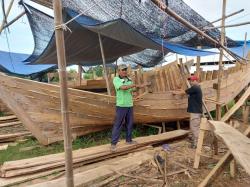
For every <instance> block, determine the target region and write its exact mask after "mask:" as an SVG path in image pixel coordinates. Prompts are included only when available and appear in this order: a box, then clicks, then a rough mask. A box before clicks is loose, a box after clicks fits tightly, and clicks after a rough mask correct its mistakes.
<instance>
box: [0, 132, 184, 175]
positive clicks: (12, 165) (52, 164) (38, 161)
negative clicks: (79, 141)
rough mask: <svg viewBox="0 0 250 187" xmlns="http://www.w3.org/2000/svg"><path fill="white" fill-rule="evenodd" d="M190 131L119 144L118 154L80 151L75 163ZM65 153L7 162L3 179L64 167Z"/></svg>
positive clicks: (103, 150) (94, 149)
mask: <svg viewBox="0 0 250 187" xmlns="http://www.w3.org/2000/svg"><path fill="white" fill-rule="evenodd" d="M187 133H188V131H185V130H176V131H170V132H166V133H163V134H159V135H152V136H147V137H139V138H135V140H136V141H137V142H138V144H136V145H127V144H125V142H122V143H119V144H118V147H117V151H116V152H114V153H113V152H110V145H109V144H107V145H102V146H97V147H92V148H87V149H80V150H76V151H73V158H74V160H73V163H74V164H77V163H84V164H86V163H91V162H93V161H100V160H103V159H106V158H110V157H114V156H117V155H122V154H127V153H128V152H129V151H130V152H131V151H133V150H134V151H135V150H136V149H138V148H140V147H145V146H148V145H154V144H158V143H160V142H165V141H167V140H171V139H175V138H178V137H183V136H185V135H187ZM64 164H65V162H64V153H59V154H53V155H48V156H42V157H36V158H32V159H24V160H19V161H10V162H5V163H4V164H3V166H2V167H1V176H2V177H13V176H18V175H24V174H30V173H35V172H40V171H44V170H46V169H48V168H51V169H52V168H58V167H63V166H64Z"/></svg>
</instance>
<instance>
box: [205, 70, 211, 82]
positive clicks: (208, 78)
mask: <svg viewBox="0 0 250 187" xmlns="http://www.w3.org/2000/svg"><path fill="white" fill-rule="evenodd" d="M212 79H213V71H207V77H206V80H207V81H209V80H212Z"/></svg>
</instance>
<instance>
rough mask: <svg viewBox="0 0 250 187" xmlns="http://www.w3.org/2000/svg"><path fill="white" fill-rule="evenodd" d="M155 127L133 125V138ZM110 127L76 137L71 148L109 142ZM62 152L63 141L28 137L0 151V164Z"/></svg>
mask: <svg viewBox="0 0 250 187" xmlns="http://www.w3.org/2000/svg"><path fill="white" fill-rule="evenodd" d="M157 132H158V131H157V129H155V128H152V127H145V126H135V128H134V131H133V138H135V137H139V136H148V135H152V134H157ZM125 136H126V134H125V131H122V133H121V139H124V138H125ZM110 137H111V129H108V130H105V131H101V132H96V133H91V134H89V135H85V136H82V137H78V138H77V139H76V140H74V141H73V143H72V148H73V150H76V149H80V148H87V147H93V146H97V145H103V144H108V143H110ZM27 147H35V148H34V149H32V150H27V151H20V150H22V148H27ZM60 152H63V142H62V141H61V142H57V143H54V144H51V145H49V146H42V145H40V144H39V142H38V141H37V140H36V139H34V138H29V139H28V140H27V141H25V142H20V143H18V144H17V145H16V146H9V147H8V149H7V150H3V151H0V164H3V163H4V162H6V161H12V160H20V159H26V158H33V157H38V156H43V155H48V154H54V153H60Z"/></svg>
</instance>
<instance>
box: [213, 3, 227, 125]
mask: <svg viewBox="0 0 250 187" xmlns="http://www.w3.org/2000/svg"><path fill="white" fill-rule="evenodd" d="M226 3H227V1H226V0H223V8H222V9H223V10H222V22H221V26H222V28H221V41H220V42H221V43H220V44H221V45H224V41H225V27H224V26H225V15H226ZM222 61H223V48H220V57H219V76H218V85H217V95H216V100H217V102H220V95H221V83H222V74H223V62H222ZM220 119H221V105H218V104H217V105H216V120H217V121H220Z"/></svg>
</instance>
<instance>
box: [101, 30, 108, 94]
mask: <svg viewBox="0 0 250 187" xmlns="http://www.w3.org/2000/svg"><path fill="white" fill-rule="evenodd" d="M98 38H99V44H100V49H101V54H102V63H103V72H104V78H105V81H106V86H107V91H108V95H111V91H110V87H109V81H108V75H107V68H106V59H105V55H104V49H103V44H102V38H101V35H100V34H99V33H98Z"/></svg>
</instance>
